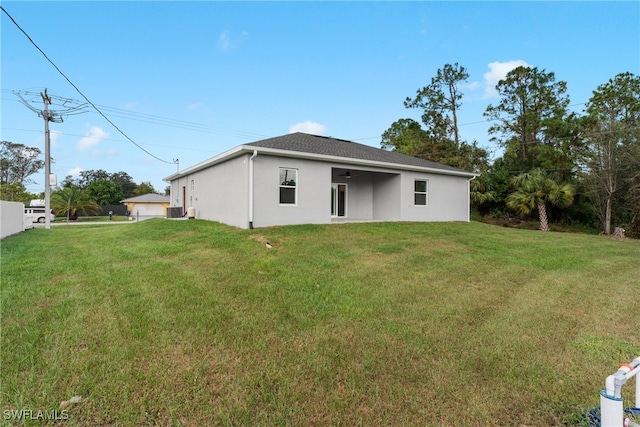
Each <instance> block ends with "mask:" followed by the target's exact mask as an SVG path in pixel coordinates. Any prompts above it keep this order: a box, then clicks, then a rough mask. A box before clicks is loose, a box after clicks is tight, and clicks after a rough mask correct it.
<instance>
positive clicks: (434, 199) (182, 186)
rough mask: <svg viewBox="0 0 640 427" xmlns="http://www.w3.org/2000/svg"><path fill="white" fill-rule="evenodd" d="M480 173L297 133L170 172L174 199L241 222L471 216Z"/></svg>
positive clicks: (202, 213) (198, 212)
mask: <svg viewBox="0 0 640 427" xmlns="http://www.w3.org/2000/svg"><path fill="white" fill-rule="evenodd" d="M475 176H476V174H474V173H471V172H467V171H463V170H460V169H456V168H453V167H450V166H445V165H442V164H439V163H434V162H430V161H427V160H423V159H419V158H417V157H411V156H406V155H404V154H400V153H396V152H392V151H386V150H382V149H379V148H374V147H370V146H367V145H362V144H358V143H355V142H351V141H346V140H341V139H336V138H330V137H324V136H315V135H309V134H304V133H293V134H289V135H284V136H279V137H275V138H269V139H264V140H262V141H257V142H254V143H251V144H244V145H240V146H238V147H236V148H233V149H231V150H229V151H227V152H225V153H222V154H220V155H218V156H216V157H213V158H211V159H209V160H206V161H204V162H202V163H199V164H197V165H194V166H191V167H189V168H187V169H185V170H183V171H180V172H178V173H175V174H173V175H170V176H168V177H166V178H165V179H164V180H165V181H167V182H169V183H170V188H171V205H172V206H174V207H176V206H179V207H181V208H182V210H183V213H187V208H188V207H191V208H193V209H192V210H191V211H193V210H195V217H196V218H202V219H207V220H213V221H219V222H222V223H225V224H229V225H233V226H236V227H240V228H253V227H267V226H272V225H287V224H310V223H313V224H327V223H332V222H348V221H354V222H355V221H469V181H470V180H471V179H473V178H474V177H475Z"/></svg>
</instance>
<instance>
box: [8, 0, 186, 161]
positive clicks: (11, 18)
mask: <svg viewBox="0 0 640 427" xmlns="http://www.w3.org/2000/svg"><path fill="white" fill-rule="evenodd" d="M0 9H1V10H2V11H3V12H4V13H5V14H6V15H7V17H9V19H10V20H11V22H13V24H14V25H15V26H16V27H17V28H18V29H19V30H20V31H21V32H22V34H24V35H25V37H26V38H27V39H28V40H29V41H30V42H31V44H32V45H33V46H34V47H35V48H36V49H38V51H39V52H40V53H41V54H42V55H43V56H44V57H45V59H46V60H47V61H49V63H50V64H51V65H52V66H53V68H55V69H56V71H58V73H60V75H61V76H62V77H64V79H65V80H66V81H67V82H68V83H69V84H70V85H71V86H72V87H73V88H74V89H75V90H76V91H77V92H78V93H79V94H80V96H82V97H83V98H84V100H85V101H87V103H88V104H89V105H91V106H92V107H93V109H94V110H96V111H97V112H98V114H100V115H101V116H102V117H103V118H104V119H105V120H106V121H107V122H108V123H109V124H110V125H111V126H113V127H114V129H116V130H117V131H118V132H119V133H120V134H121V135H122V136H124V137H125V138H126V139H127V140H128V141H129V142H131V143H132V144H133V145H135V146H136V147H138V148H139V149H140V150H142V151H144V152H145V153H147V154H148V155H149V156H151V157H153V158H154V159H156V160H158V161H161V162H163V163H167V164H175V163H176V162H175V161H167V160H164V159H161V158H160V157H158V156H156V155H155V154H153V153H151V152H150V151H148V150H146V149H145V148H144V147H142V146H141V145H140V144H138V143H137V142H135V141H134V140H133V139H131V138H130V137H129V135H127V134H126V133H125V132H124V131H123V130H122V129H120V128H119V127H118V126H117V125H116V124H115V123H113V122H112V121H111V119H109V118H108V117H107V116H106V115H105V114H104V113H103V112H102V111H101V110H100V109H99V108H98V107H97V106H96V105H95V104H94V103H93V102H91V100H90V99H89V98H88V97H87V96H86V95H85V94H84V93H83V92H82V91H81V90H80V89H79V88H78V87H77V86H76V85H75V84H74V83H73V82H72V81H71V80H70V79H69V77H67V75H66V74H65V73H63V72H62V70H60V68H58V66H57V65H56V64H55V63H54V62H53V61H52V60H51V59H50V58H49V57H48V56H47V54H46V53H45V52H44V51H43V50H42V49H40V47H39V46H38V45H37V44H36V42H34V41H33V39H32V38H31V37H30V36H29V34H27V32H26V31H25V30H23V29H22V27H21V26H20V25H19V24H18V23H17V22H16V20H15V19H13V17H12V16H11V15H10V14H9V12H7V10H6V9H5V8H4V7H2V6H0Z"/></svg>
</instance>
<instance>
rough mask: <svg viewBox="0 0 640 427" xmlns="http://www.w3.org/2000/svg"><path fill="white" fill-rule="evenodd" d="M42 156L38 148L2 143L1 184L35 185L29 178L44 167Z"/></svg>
mask: <svg viewBox="0 0 640 427" xmlns="http://www.w3.org/2000/svg"><path fill="white" fill-rule="evenodd" d="M41 154H42V152H41V151H40V149H39V148H36V147H27V146H25V145H23V144H16V143H13V142H9V141H1V142H0V184H15V183H17V182H20V183H22V184H29V183H33V181H32V180H30V179H28V177H29V176H30V175H33V174H34V173H36V172H38V171H39V170H40V169H42V168H43V167H44V160H40V156H41Z"/></svg>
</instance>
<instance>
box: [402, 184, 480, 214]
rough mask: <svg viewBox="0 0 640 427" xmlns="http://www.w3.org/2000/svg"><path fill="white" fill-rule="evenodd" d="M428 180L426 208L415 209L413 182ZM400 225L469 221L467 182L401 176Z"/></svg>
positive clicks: (418, 207) (417, 207)
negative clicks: (403, 222)
mask: <svg viewBox="0 0 640 427" xmlns="http://www.w3.org/2000/svg"><path fill="white" fill-rule="evenodd" d="M416 179H419V180H427V181H428V182H429V183H428V189H427V190H428V191H427V205H426V206H415V204H414V183H415V180H416ZM401 220H402V221H465V222H467V221H469V180H468V179H467V178H465V177H458V176H449V175H435V174H424V173H414V172H405V173H403V174H402V201H401Z"/></svg>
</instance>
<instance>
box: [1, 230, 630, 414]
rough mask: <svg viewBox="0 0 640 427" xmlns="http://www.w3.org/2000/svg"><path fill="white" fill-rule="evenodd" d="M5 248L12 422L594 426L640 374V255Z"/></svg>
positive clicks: (52, 237) (256, 245) (360, 240)
mask: <svg viewBox="0 0 640 427" xmlns="http://www.w3.org/2000/svg"><path fill="white" fill-rule="evenodd" d="M266 240H269V241H270V242H271V243H272V244H273V246H274V247H273V249H267V248H266V247H265V244H264V243H265V242H266ZM1 249H2V253H1V266H0V267H1V269H2V282H1V284H2V289H1V297H2V301H1V302H2V307H1V310H2V312H1V314H2V318H1V326H2V330H1V332H2V337H1V339H2V341H1V344H2V349H1V350H2V365H1V379H2V384H1V404H2V409H3V410H4V411H7V410H14V409H15V410H31V411H33V413H34V414H35V413H36V412H37V411H52V410H54V409H56V410H58V411H60V407H59V405H60V402H62V401H65V400H69V399H70V398H71V397H73V396H82V401H81V402H79V403H74V404H71V405H70V406H68V407H67V408H66V409H65V411H66V412H65V413H64V414H65V416H66V418H68V419H66V420H62V421H58V422H57V423H56V425H69V426H76V425H77V426H96V425H124V426H129V425H163V426H164V425H185V426H206V425H223V426H224V425H233V426H236V425H248V426H255V425H301V426H312V425H315V426H337V425H344V426H354V425H365V426H379V425H398V426H401V425H402V426H410V425H422V426H432V425H447V426H463V425H464V426H485V425H486V426H495V425H501V426H521V425H526V426H543V425H544V426H551V425H580V422H581V415H582V413H583V412H584V410H585V409H587V408H592V407H594V406H597V405H598V404H599V390H600V389H602V388H604V380H605V378H606V376H608V375H610V374H611V373H613V372H614V371H615V370H616V369H617V367H618V364H620V363H624V362H628V361H630V360H632V359H633V358H635V357H637V356H640V334H639V333H638V325H640V310H639V309H638V308H639V307H638V303H639V302H640V298H639V297H638V294H639V291H638V289H639V285H640V241H638V240H625V241H618V240H613V239H610V238H605V237H599V236H590V235H580V234H571V233H542V232H539V231H529V230H514V229H508V228H502V227H495V226H491V225H486V224H481V223H475V222H474V223H469V224H463V223H455V224H453V223H446V224H433V223H411V224H409V223H407V224H404V223H396V224H394V223H386V224H381V223H368V224H345V225H331V226H330V225H326V226H325V225H322V226H291V227H274V228H267V229H257V230H236V229H233V228H230V227H227V226H223V225H220V224H216V223H212V222H207V221H200V220H192V221H169V220H163V219H152V220H147V221H144V222H140V223H135V224H130V225H126V226H120V227H97V226H91V225H87V226H78V227H54V228H52V229H51V230H45V229H34V230H30V231H28V232H25V233H21V234H19V235H16V236H11V237H9V238H7V239H5V240H3V241H2V247H1ZM629 393H630V394H629ZM623 396H630V397H629V398H628V399H629V400H628V401H625V403H628V404H632V403H633V385H627V386H626V387H625V388H623ZM26 424H27V425H41V424H42V422H41V420H37V421H33V422H32V421H27V422H26Z"/></svg>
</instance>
